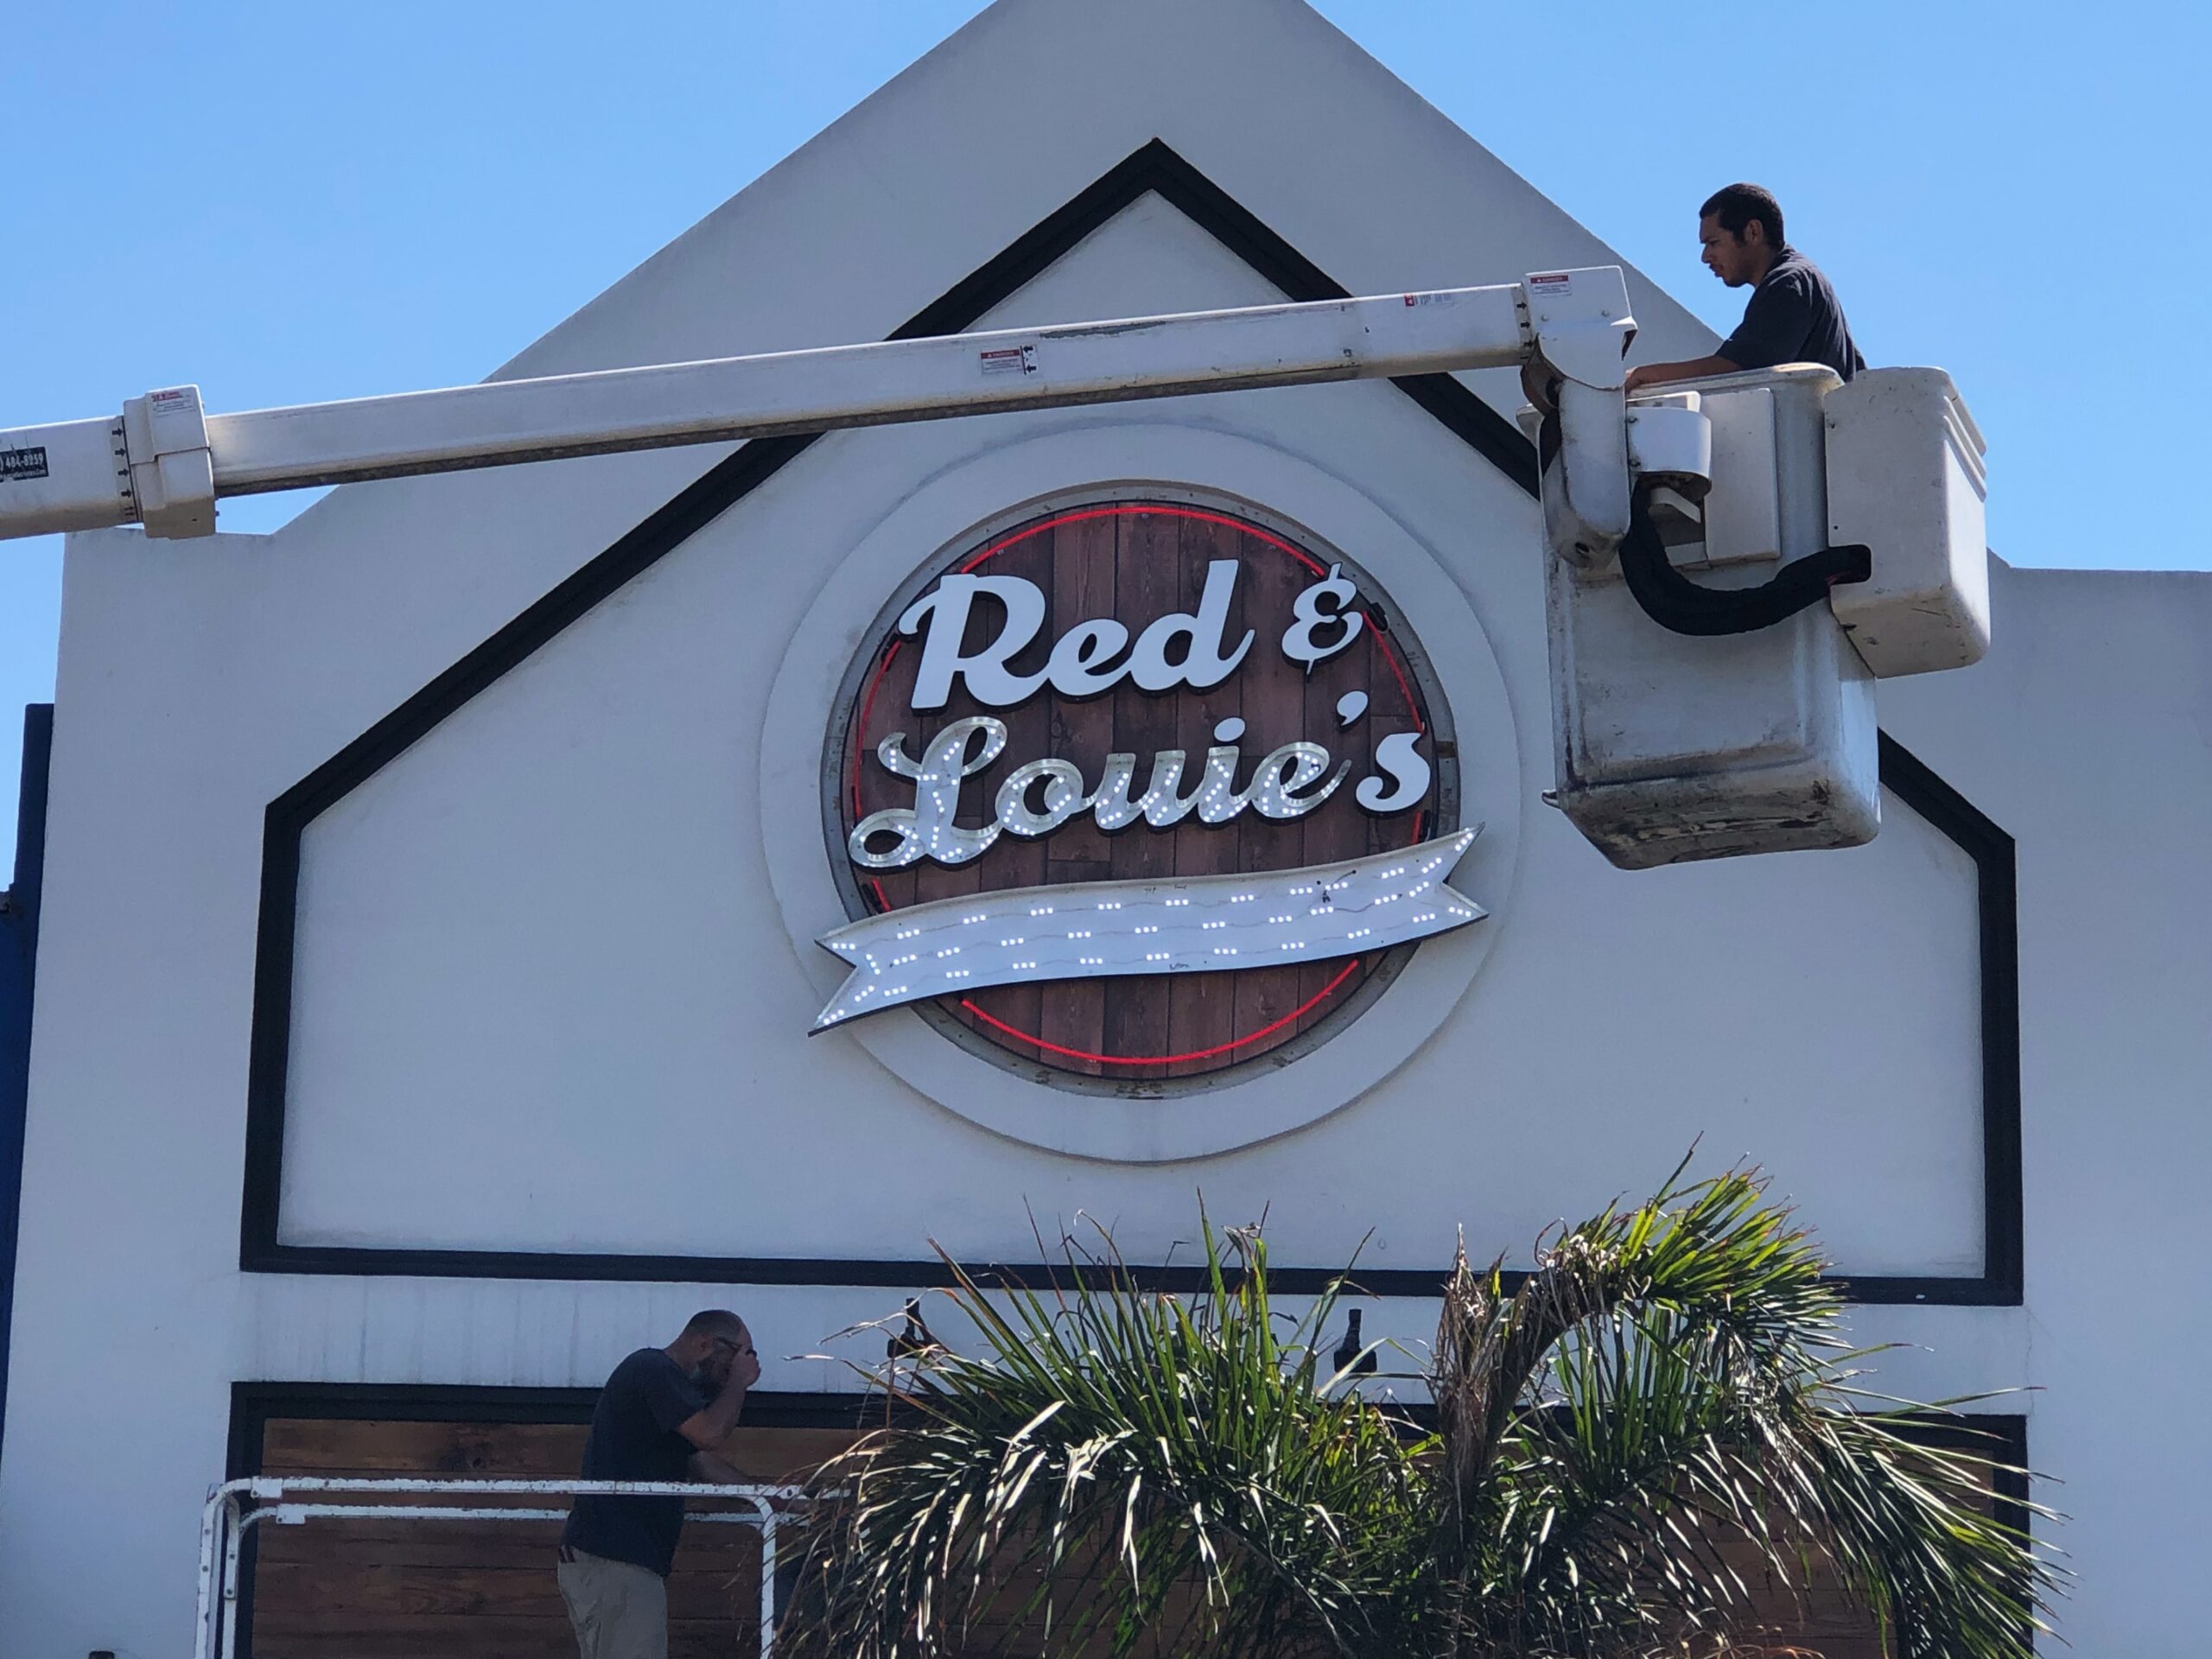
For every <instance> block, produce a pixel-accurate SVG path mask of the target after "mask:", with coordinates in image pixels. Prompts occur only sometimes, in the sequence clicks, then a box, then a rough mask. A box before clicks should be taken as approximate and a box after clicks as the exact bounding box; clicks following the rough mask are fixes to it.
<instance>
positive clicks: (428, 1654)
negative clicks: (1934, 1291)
mask: <svg viewBox="0 0 2212 1659" xmlns="http://www.w3.org/2000/svg"><path fill="white" fill-rule="evenodd" d="M584 1433H585V1431H584V1427H583V1426H582V1424H581V1423H486V1422H441V1421H430V1422H423V1421H397V1420H343V1421H334V1420H326V1419H316V1418H308V1417H278V1418H271V1419H270V1420H269V1421H267V1422H266V1424H265V1425H264V1428H263V1431H262V1435H261V1443H260V1453H261V1455H260V1468H261V1471H262V1472H264V1473H269V1474H292V1475H361V1476H379V1475H411V1474H422V1475H453V1476H477V1477H485V1478H559V1477H563V1476H567V1475H572V1474H573V1473H574V1472H575V1470H576V1468H577V1466H578V1465H579V1463H580V1461H581V1459H582V1452H583V1441H584ZM857 1433H858V1431H856V1430H853V1429H844V1428H810V1427H752V1428H741V1429H740V1430H739V1431H738V1433H737V1434H736V1435H735V1436H734V1437H733V1439H732V1440H731V1442H730V1445H729V1446H728V1454H729V1456H730V1458H731V1459H732V1460H733V1461H734V1462H735V1463H736V1464H737V1465H738V1466H740V1467H741V1468H744V1469H747V1470H748V1471H753V1472H754V1473H758V1474H761V1475H764V1476H770V1477H773V1478H798V1477H799V1476H802V1475H804V1473H806V1472H807V1471H810V1470H811V1469H813V1468H814V1467H816V1466H817V1465H819V1464H820V1463H821V1462H822V1461H823V1460H824V1459H827V1458H829V1457H830V1456H832V1455H834V1454H835V1453H836V1452H839V1451H842V1449H843V1448H844V1447H846V1446H849V1445H850V1444H851V1443H852V1441H853V1440H854V1439H855V1437H856V1434H857ZM454 1502H456V1503H477V1502H480V1500H477V1499H456V1500H454ZM560 1531H561V1527H560V1523H559V1522H529V1521H520V1522H494V1521H475V1520H471V1521H462V1522H429V1521H394V1520H380V1519H374V1518H364V1519H362V1520H360V1521H358V1522H354V1521H345V1522H311V1523H309V1524H308V1525H305V1526H299V1527H270V1528H268V1529H259V1530H257V1538H258V1544H257V1551H258V1559H257V1563H256V1567H255V1574H254V1584H253V1599H252V1608H251V1612H252V1618H253V1632H252V1652H253V1655H254V1656H255V1659H567V1656H572V1655H573V1654H574V1652H575V1643H574V1640H573V1637H571V1635H570V1632H569V1623H568V1618H567V1614H566V1612H565V1611H564V1609H563V1606H562V1604H561V1598H560V1592H559V1589H558V1586H557V1585H556V1581H555V1578H554V1570H553V1569H554V1552H555V1548H556V1545H557V1543H558V1541H559V1537H560ZM758 1551H759V1542H758V1537H757V1535H756V1534H754V1533H753V1530H752V1529H750V1528H747V1527H742V1526H729V1525H718V1524H710V1523H701V1522H696V1521H695V1522H691V1523H690V1524H688V1525H687V1526H686V1527H685V1529H684V1534H683V1546H682V1548H681V1550H680V1551H679V1553H678V1554H677V1564H676V1571H675V1572H674V1573H672V1574H671V1577H670V1580H669V1600H670V1613H671V1623H670V1632H671V1648H670V1651H671V1656H673V1659H733V1656H734V1659H747V1656H751V1655H753V1653H754V1652H755V1648H756V1643H755V1634H756V1628H757V1627H756V1624H755V1619H756V1618H757V1611H756V1610H757V1609H758V1607H759V1605H760V1602H759V1585H760V1578H759V1554H758ZM1753 1568H1754V1562H1753V1560H1752V1558H1751V1556H1749V1555H1748V1554H1745V1556H1744V1557H1743V1559H1742V1560H1741V1562H1740V1564H1739V1570H1742V1571H1743V1572H1745V1575H1746V1577H1750V1576H1751V1573H1752V1571H1753ZM1754 1582H1755V1583H1756V1582H1757V1580H1754ZM1761 1601H1762V1604H1763V1612H1762V1614H1761V1616H1760V1618H1758V1621H1757V1622H1758V1623H1760V1624H1764V1625H1765V1626H1766V1627H1767V1633H1766V1635H1765V1637H1764V1640H1765V1642H1766V1643H1768V1644H1769V1645H1770V1646H1771V1647H1772V1648H1773V1649H1775V1650H1776V1651H1777V1652H1781V1651H1792V1650H1794V1651H1796V1652H1798V1653H1802V1654H1809V1655H1817V1656H1822V1659H1889V1655H1888V1653H1887V1651H1886V1650H1885V1646H1884V1644H1883V1643H1882V1641H1881V1639H1880V1637H1879V1636H1878V1633H1877V1632H1876V1630H1874V1629H1873V1627H1872V1624H1870V1623H1869V1621H1867V1620H1866V1618H1863V1617H1862V1616H1860V1615H1859V1614H1858V1613H1857V1612H1856V1611H1853V1609H1852V1608H1851V1607H1850V1606H1849V1605H1847V1602H1846V1601H1845V1599H1844V1597H1843V1595H1842V1593H1841V1592H1840V1589H1839V1588H1838V1587H1837V1586H1836V1584H1835V1581H1834V1578H1833V1575H1831V1574H1828V1573H1825V1572H1823V1573H1819V1574H1818V1575H1816V1577H1815V1581H1814V1583H1813V1584H1812V1586H1810V1588H1809V1589H1808V1591H1806V1592H1804V1594H1803V1595H1802V1598H1799V1597H1794V1596H1792V1595H1791V1594H1790V1593H1789V1591H1788V1590H1787V1588H1786V1587H1784V1586H1780V1585H1777V1584H1771V1583H1769V1584H1766V1585H1765V1586H1763V1592H1762V1595H1761ZM1006 1635H1007V1627H1006V1625H1005V1624H1003V1623H1002V1622H1001V1621H1000V1620H996V1619H990V1620H987V1621H986V1625H985V1628H983V1629H982V1630H978V1631H977V1632H976V1639H975V1642H974V1643H972V1644H971V1645H972V1646H973V1648H974V1649H975V1651H976V1652H977V1653H979V1654H980V1653H982V1652H984V1651H988V1650H990V1649H991V1648H992V1647H993V1646H994V1645H995V1643H997V1642H998V1641H999V1640H1000V1639H1001V1638H1002V1637H1004V1636H1006ZM1013 1650H1014V1651H1021V1650H1025V1649H1022V1648H1021V1647H1020V1644H1019V1643H1017V1644H1016V1647H1015V1648H1014V1649H1013Z"/></svg>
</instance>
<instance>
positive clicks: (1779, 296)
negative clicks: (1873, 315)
mask: <svg viewBox="0 0 2212 1659" xmlns="http://www.w3.org/2000/svg"><path fill="white" fill-rule="evenodd" d="M1719 355H1720V356H1722V357H1725V358H1726V359H1728V360H1729V361H1730V362H1731V363H1733V364H1734V365H1736V366H1737V367H1738V368H1739V369H1770V368H1773V367H1774V366H1775V365H1777V364H1778V363H1825V364H1827V365H1828V367H1830V368H1832V369H1834V371H1835V372H1837V373H1838V374H1840V375H1841V376H1842V377H1843V378H1845V379H1847V380H1848V379H1850V378H1851V377H1852V376H1853V374H1854V373H1856V372H1858V371H1859V370H1860V369H1863V368H1865V367H1866V359H1865V358H1863V357H1861V356H1859V348H1858V346H1854V345H1853V344H1852V341H1851V330H1850V329H1849V328H1848V327H1846V326H1845V325H1844V321H1843V308H1842V307H1841V306H1840V305H1839V304H1837V303H1836V297H1835V290H1834V289H1832V288H1830V287H1829V286H1828V279H1827V277H1823V276H1821V272H1820V268H1819V267H1818V266H1817V265H1815V264H1813V263H1812V261H1810V260H1809V259H1808V258H1806V257H1805V256H1804V255H1803V254H1802V253H1800V252H1798V251H1797V250H1796V249H1795V248H1793V247H1790V246H1789V245H1787V244H1784V245H1783V250H1782V251H1781V252H1780V253H1779V254H1777V255H1776V256H1775V261H1774V263H1773V264H1771V265H1770V266H1768V267H1767V272H1766V275H1765V276H1764V277H1761V278H1759V285H1758V287H1757V288H1755V289H1752V290H1751V303H1750V304H1749V305H1747V306H1745V308H1744V321H1742V322H1741V323H1740V324H1738V326H1737V328H1736V332H1735V333H1734V334H1731V335H1729V336H1728V338H1727V339H1726V340H1724V341H1723V342H1722V343H1721V346H1720V351H1719Z"/></svg>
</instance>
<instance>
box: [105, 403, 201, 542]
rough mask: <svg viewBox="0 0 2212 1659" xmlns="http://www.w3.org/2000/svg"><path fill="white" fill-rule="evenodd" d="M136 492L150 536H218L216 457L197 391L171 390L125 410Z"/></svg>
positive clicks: (127, 446)
mask: <svg viewBox="0 0 2212 1659" xmlns="http://www.w3.org/2000/svg"><path fill="white" fill-rule="evenodd" d="M123 442H124V449H125V451H126V452H127V454H128V455H129V457H130V491H131V494H132V495H133V496H134V497H136V498H137V504H138V522H139V523H140V524H143V525H144V526H145V527H146V533H147V534H148V535H149V536H158V537H163V538H165V539H170V540H175V539H178V538H181V537H187V536H212V535H213V534H214V533H215V457H214V455H213V452H212V451H211V450H210V449H209V448H208V447H207V413H206V411H205V410H202V409H201V407H200V388H199V387H197V386H171V387H169V388H168V390H167V391H149V392H148V393H147V394H146V395H145V396H144V397H133V398H131V399H130V401H129V402H128V403H126V404H124V406H123Z"/></svg>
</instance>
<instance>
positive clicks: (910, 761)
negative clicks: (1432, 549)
mask: <svg viewBox="0 0 2212 1659" xmlns="http://www.w3.org/2000/svg"><path fill="white" fill-rule="evenodd" d="M1434 685H1435V682H1434V678H1433V675H1432V673H1431V671H1430V669H1429V666H1428V661H1427V657H1426V655H1425V654H1424V653H1423V652H1422V651H1421V645H1420V643H1419V641H1418V640H1417V639H1416V638H1415V637H1414V631H1413V629H1412V627H1411V626H1410V625H1409V622H1408V619H1407V617H1406V616H1405V615H1404V613H1402V611H1400V610H1399V609H1398V608H1397V607H1396V606H1395V604H1394V603H1393V602H1392V601H1391V599H1390V597H1389V594H1386V593H1385V592H1383V589H1382V588H1381V586H1380V584H1379V583H1377V582H1376V581H1375V579H1374V578H1373V577H1372V576H1371V575H1370V574H1369V573H1368V572H1367V571H1366V570H1364V569H1362V568H1361V567H1360V566H1359V565H1358V564H1357V563H1355V562H1354V561H1353V560H1352V559H1351V558H1349V557H1347V556H1345V555H1344V554H1343V553H1340V552H1338V551H1334V550H1330V549H1328V548H1327V547H1326V546H1325V544H1322V543H1319V541H1318V538H1315V537H1312V536H1311V535H1310V534H1306V533H1305V532H1302V531H1299V530H1298V529H1296V528H1295V527H1294V526H1290V525H1287V524H1280V523H1273V522H1262V520H1261V519H1260V518H1257V517H1256V516H1255V515H1253V514H1252V513H1251V512H1249V510H1243V511H1238V510H1231V509H1230V508H1228V507H1226V506H1216V505H1211V504H1208V503H1204V502H1194V501H1191V500H1187V499H1184V500H1168V499H1087V500H1086V499H1076V500H1071V501H1069V502H1066V503H1064V504H1059V505H1054V506H1052V508H1051V509H1049V510H1046V511H1041V512H1035V513H1034V514H1033V516H1031V517H1029V518H1027V519H1026V520H1025V521H1023V522H1020V523H1017V524H1012V525H1010V526H1005V525H1001V527H999V528H997V529H995V531H992V532H991V533H989V534H987V535H986V534H978V535H973V536H970V537H965V538H963V539H961V540H960V541H958V542H957V543H955V544H954V545H953V546H952V547H951V548H950V549H949V550H946V551H944V553H942V554H940V555H939V556H938V557H937V558H935V559H933V560H932V561H931V563H930V564H929V565H928V566H926V567H925V568H924V569H922V570H921V571H919V572H918V573H917V575H915V576H914V577H913V579H912V580H911V581H910V582H908V583H906V586H905V587H904V588H902V589H901V591H900V592H899V594H897V595H896V596H895V597H894V599H893V601H892V602H891V603H890V604H889V605H887V607H885V608H884V609H883V611H882V612H881V613H880V615H879V616H878V618H877V620H876V621H875V623H874V626H873V627H872V628H871V629H870V630H869V631H868V634H867V636H866V637H865V639H864V643H863V645H862V648H861V652H860V653H859V655H858V657H857V658H856V659H855V662H854V664H853V665H852V667H851V669H850V670H849V672H848V674H847V676H846V683H845V689H844V691H843V694H842V708H841V709H840V710H839V715H838V718H839V720H840V721H841V726H840V728H839V730H838V732H837V734H836V736H835V737H834V739H833V743H832V754H833V756H834V766H832V767H830V768H829V769H828V771H829V777H828V779H827V787H828V788H829V791H830V798H829V801H828V802H826V803H825V805H826V806H827V807H828V809H829V810H827V811H826V812H825V820H826V822H827V823H828V825H829V828H830V829H831V832H832V836H833V843H834V844H833V845H832V847H831V849H830V855H831V859H832V862H833V865H834V867H835V868H836V869H837V871H838V873H839V886H840V888H841V890H842V892H843V893H844V895H845V898H846V901H847V908H848V911H849V914H850V915H851V916H852V917H853V918H854V920H853V924H852V925H851V926H849V927H848V928H846V929H843V930H841V931H839V932H838V933H836V934H833V935H831V936H830V937H829V938H828V939H826V940H825V941H824V943H825V944H829V946H830V948H831V949H832V950H836V951H838V952H839V953H840V954H841V955H842V957H844V959H845V960H846V961H847V962H848V963H850V964H851V965H852V968H853V972H852V974H851V976H849V979H848V980H847V982H846V983H845V984H844V986H842V988H840V990H839V993H838V995H837V997H836V998H835V999H833V1001H831V1003H830V1004H829V1006H828V1007H825V1008H824V1010H823V1015H822V1018H821V1020H819V1021H818V1022H817V1028H821V1027H827V1026H829V1025H833V1024H837V1023H842V1022H843V1021H846V1020H862V1019H865V1018H867V1017H868V1015H869V1014H873V1013H874V1012H876V1011H878V1010H880V1009H883V1008H887V1007H898V1006H902V1005H908V1004H912V1005H914V1006H918V1007H924V1008H925V1011H928V1012H930V1013H931V1016H932V1018H933V1020H935V1022H936V1023H938V1025H939V1027H940V1029H943V1030H945V1031H946V1032H948V1033H950V1034H952V1035H954V1036H955V1037H956V1038H957V1039H958V1040H960V1041H962V1042H963V1044H966V1045H968V1046H975V1047H979V1048H982V1049H984V1050H987V1051H991V1052H997V1053H998V1054H999V1055H1000V1056H1001V1058H1007V1059H1011V1060H1014V1061H1018V1062H1020V1063H1021V1064H1022V1065H1023V1066H1024V1067H1025V1069H1039V1068H1041V1069H1042V1070H1043V1071H1045V1072H1046V1073H1048V1074H1050V1075H1052V1077H1057V1078H1058V1079H1060V1080H1061V1082H1062V1086H1065V1087H1074V1088H1078V1089H1080V1088H1084V1087H1086V1086H1088V1087H1097V1086H1101V1085H1102V1084H1104V1085H1109V1086H1110V1085H1111V1084H1116V1083H1126V1082H1143V1083H1147V1084H1152V1085H1154V1088H1155V1089H1156V1088H1157V1087H1158V1086H1159V1085H1160V1084H1172V1083H1173V1082H1175V1081H1177V1080H1190V1079H1198V1078H1205V1077H1211V1076H1213V1075H1214V1074H1216V1073H1219V1072H1223V1071H1229V1070H1230V1069H1232V1068H1235V1067H1238V1066H1243V1065H1251V1064H1252V1063H1253V1062H1255V1061H1257V1060H1261V1059H1262V1058H1268V1057H1273V1058H1274V1060H1275V1061H1276V1062H1278V1063H1280V1062H1281V1061H1282V1060H1284V1059H1286V1058H1290V1056H1291V1054H1292V1053H1294V1052H1299V1051H1300V1050H1302V1049H1304V1048H1309V1047H1312V1046H1315V1045H1317V1044H1319V1043H1321V1042H1324V1041H1326V1040H1327V1039H1329V1038H1330V1037H1331V1036H1332V1035H1333V1034H1334V1033H1336V1032H1337V1031H1338V1030H1339V1029H1341V1028H1342V1027H1344V1025H1345V1024H1347V1023H1348V1022H1350V1021H1351V1020H1355V1019H1357V1016H1358V1015H1359V1014H1360V1013H1361V1012H1362V1011H1363V1008H1364V1007H1366V1006H1367V1005H1368V1004H1369V1003H1370V1002H1371V1001H1373V1000H1374V997H1375V995H1376V994H1377V993H1378V992H1379V990H1380V989H1381V988H1382V986H1383V984H1384V983H1386V982H1388V981H1389V978H1390V977H1391V976H1393V975H1394V974H1395V972H1396V971H1397V970H1398V969H1399V968H1401V967H1402V965H1403V963H1404V961H1405V959H1406V958H1407V957H1408V955H1409V954H1410V952H1411V950H1412V949H1413V947H1414V943H1415V942H1417V941H1418V940H1419V939H1421V938H1425V937H1427V936H1429V935H1431V934H1433V933H1438V932H1443V931H1451V930H1452V929H1455V928H1458V927H1459V926H1463V925H1466V924H1468V923H1471V922H1474V921H1478V920H1479V919H1480V918H1481V916H1482V913H1483V912H1482V911H1481V909H1480V907H1479V906H1476V905H1474V904H1473V902H1472V901H1471V900H1470V899H1467V898H1466V897H1465V895H1464V894H1461V893H1457V892H1455V891H1453V890H1452V888H1451V887H1449V886H1448V885H1447V882H1448V879H1449V877H1450V875H1451V874H1452V866H1453V865H1454V864H1455V863H1457V861H1458V859H1459V854H1460V853H1461V852H1463V851H1464V850H1465V837H1462V836H1455V834H1454V832H1455V831H1456V830H1457V829H1458V813H1459V777H1458V767H1457V754H1456V748H1455V746H1454V744H1453V741H1452V731H1451V728H1450V721H1449V716H1448V710H1447V709H1446V706H1445V702H1444V699H1443V697H1442V696H1441V695H1440V693H1439V692H1438V691H1437V690H1435V689H1434Z"/></svg>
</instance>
